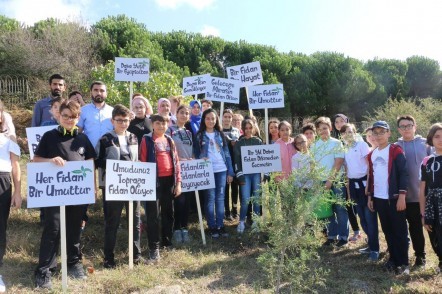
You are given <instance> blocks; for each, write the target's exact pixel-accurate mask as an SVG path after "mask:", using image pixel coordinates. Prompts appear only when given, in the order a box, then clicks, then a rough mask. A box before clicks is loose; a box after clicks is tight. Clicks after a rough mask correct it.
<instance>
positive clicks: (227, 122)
mask: <svg viewBox="0 0 442 294" xmlns="http://www.w3.org/2000/svg"><path fill="white" fill-rule="evenodd" d="M232 120H233V111H232V110H231V109H225V110H224V112H223V133H224V135H225V136H226V140H227V144H228V146H229V152H230V157H231V158H232V160H233V158H234V156H233V147H234V145H235V144H236V142H237V141H238V139H239V137H240V136H241V133H240V131H239V130H238V129H237V128H235V127H233V126H232ZM233 161H234V160H233ZM230 188H232V195H230ZM225 193H226V194H225V199H224V210H225V214H226V215H225V218H226V219H227V220H231V221H232V220H234V219H235V218H236V217H237V215H238V209H237V208H238V203H237V202H238V181H236V177H235V178H234V179H233V182H232V183H230V185H226V192H225ZM230 198H231V199H232V211H230Z"/></svg>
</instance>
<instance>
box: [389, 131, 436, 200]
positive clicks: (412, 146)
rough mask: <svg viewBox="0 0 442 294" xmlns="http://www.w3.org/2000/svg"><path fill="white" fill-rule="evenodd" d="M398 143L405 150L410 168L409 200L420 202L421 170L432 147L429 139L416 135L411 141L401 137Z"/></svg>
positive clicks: (407, 198)
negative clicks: (428, 143)
mask: <svg viewBox="0 0 442 294" xmlns="http://www.w3.org/2000/svg"><path fill="white" fill-rule="evenodd" d="M396 145H399V146H401V148H402V150H404V152H405V158H406V159H407V170H408V176H409V177H408V190H407V197H406V201H407V202H419V182H420V180H419V171H420V166H421V164H422V160H423V159H424V157H425V156H428V155H430V154H431V147H430V146H428V145H427V141H426V140H425V139H424V138H422V137H421V136H419V135H417V136H414V139H413V140H411V141H404V139H403V138H399V139H398V141H397V142H396Z"/></svg>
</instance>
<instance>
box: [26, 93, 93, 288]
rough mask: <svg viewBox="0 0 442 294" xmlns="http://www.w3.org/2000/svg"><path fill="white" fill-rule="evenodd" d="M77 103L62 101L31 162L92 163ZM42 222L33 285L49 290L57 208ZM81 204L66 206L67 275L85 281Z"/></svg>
mask: <svg viewBox="0 0 442 294" xmlns="http://www.w3.org/2000/svg"><path fill="white" fill-rule="evenodd" d="M79 117H80V104H78V103H77V102H75V101H64V102H63V103H62V104H61V105H60V125H59V126H58V128H56V129H53V130H51V131H47V132H46V133H45V134H44V135H43V137H42V138H41V141H40V143H39V144H38V147H37V149H36V150H35V155H34V162H52V163H53V164H55V165H58V166H63V165H64V164H65V162H66V161H81V160H93V159H94V158H95V157H96V153H95V150H94V147H93V146H92V144H91V142H90V141H89V139H88V138H87V136H86V135H85V134H83V133H79V132H78V127H77V126H76V124H77V123H78V120H79ZM43 210H44V215H45V220H44V228H43V233H42V236H41V242H40V254H39V261H38V266H37V269H36V270H35V282H36V286H37V288H48V289H51V288H52V282H51V272H52V271H54V270H55V268H56V266H57V252H58V246H59V244H60V207H58V206H55V207H45V208H43ZM83 214H84V205H71V206H66V247H67V248H66V249H67V264H68V275H69V276H70V277H72V278H74V279H81V280H84V279H86V278H87V277H86V275H85V273H84V269H83V265H82V263H81V258H82V255H81V247H80V234H81V223H82V217H83Z"/></svg>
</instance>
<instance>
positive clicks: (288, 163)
mask: <svg viewBox="0 0 442 294" xmlns="http://www.w3.org/2000/svg"><path fill="white" fill-rule="evenodd" d="M278 132H279V139H278V140H276V142H275V144H278V145H279V147H280V150H281V163H282V173H281V175H279V176H278V177H276V179H275V180H277V181H281V180H284V179H287V178H288V177H289V176H290V174H291V172H292V157H293V155H294V154H295V153H296V149H295V147H294V146H293V138H291V137H290V135H291V133H292V126H291V125H290V124H289V123H288V122H287V121H285V120H283V121H282V122H280V123H279V125H278Z"/></svg>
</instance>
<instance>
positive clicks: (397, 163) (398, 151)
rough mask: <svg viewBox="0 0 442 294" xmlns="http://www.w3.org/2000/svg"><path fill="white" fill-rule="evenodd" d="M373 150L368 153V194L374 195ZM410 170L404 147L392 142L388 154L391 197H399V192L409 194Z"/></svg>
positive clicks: (389, 193)
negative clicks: (408, 169)
mask: <svg viewBox="0 0 442 294" xmlns="http://www.w3.org/2000/svg"><path fill="white" fill-rule="evenodd" d="M372 154H373V151H371V152H370V153H369V154H368V170H369V171H368V174H369V178H368V195H369V196H374V195H373V193H374V183H373V180H374V176H373V163H372V161H371V156H372ZM407 183H408V171H407V161H406V159H405V154H404V152H403V150H402V148H401V147H400V146H398V145H395V144H390V150H389V154H388V196H389V199H397V198H398V197H399V194H407Z"/></svg>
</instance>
